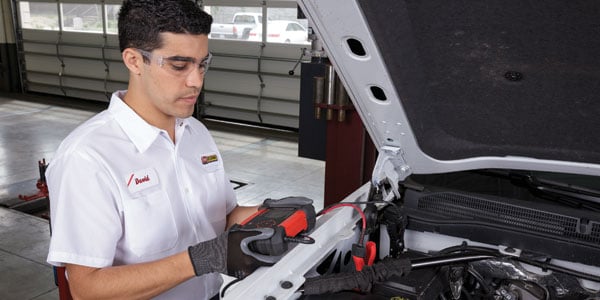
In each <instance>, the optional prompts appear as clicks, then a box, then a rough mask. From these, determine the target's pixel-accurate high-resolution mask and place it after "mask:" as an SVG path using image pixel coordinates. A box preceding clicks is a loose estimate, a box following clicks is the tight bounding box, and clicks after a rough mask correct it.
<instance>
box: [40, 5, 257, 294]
mask: <svg viewBox="0 0 600 300" xmlns="http://www.w3.org/2000/svg"><path fill="white" fill-rule="evenodd" d="M211 22H212V18H211V16H210V15H208V14H206V13H205V12H204V11H202V10H201V9H199V8H198V7H197V6H196V4H194V2H193V1H190V0H128V1H124V3H123V6H122V7H121V11H120V12H119V44H120V48H121V52H122V57H123V61H124V63H125V65H126V67H127V68H128V69H129V74H130V76H129V85H128V89H127V90H126V91H117V92H115V93H114V94H113V96H112V99H111V101H110V105H109V108H108V109H107V110H105V111H103V112H101V113H99V114H98V115H96V116H95V117H93V118H92V119H90V120H88V121H87V122H85V123H84V124H82V125H81V126H79V127H78V128H77V129H76V130H75V131H73V132H72V133H71V134H70V135H69V136H68V137H67V138H66V139H65V140H64V141H63V143H62V144H61V146H60V147H59V149H58V151H57V153H56V155H55V157H54V158H53V160H52V162H51V163H50V166H49V168H48V170H47V173H46V177H47V181H48V186H49V191H50V202H51V221H52V239H51V243H50V250H49V254H48V262H49V263H51V264H53V265H56V266H63V265H64V266H66V270H67V276H68V280H69V285H70V288H71V293H72V294H73V296H74V297H75V298H78V299H85V298H94V299H142V298H143V299H147V298H153V297H156V298H159V299H209V298H211V297H213V296H214V295H216V294H218V291H219V286H220V285H221V277H220V275H219V274H218V272H224V271H225V265H226V258H227V257H226V256H227V254H226V239H227V237H226V235H225V234H223V232H224V231H225V229H226V227H227V226H228V225H231V224H233V223H235V222H239V221H240V220H242V219H243V218H245V217H246V216H248V215H250V214H251V213H253V212H255V211H256V208H255V207H238V206H237V204H236V199H235V195H234V192H233V189H232V187H231V185H230V183H229V180H228V178H227V176H226V174H225V172H224V169H223V162H222V158H221V155H220V154H219V152H218V150H217V147H216V145H215V143H214V141H213V139H212V138H211V136H210V134H209V132H208V131H207V129H206V128H205V127H204V126H203V125H202V124H201V123H200V122H199V121H197V120H196V119H194V118H192V117H190V116H191V115H192V113H193V111H194V105H195V103H196V99H197V97H198V95H199V93H200V89H201V87H202V84H203V81H204V76H205V74H206V71H207V69H208V66H209V62H210V57H211V56H210V53H209V51H208V33H209V32H210V25H211Z"/></svg>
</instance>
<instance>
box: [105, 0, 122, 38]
mask: <svg viewBox="0 0 600 300" xmlns="http://www.w3.org/2000/svg"><path fill="white" fill-rule="evenodd" d="M119 9H121V5H118V4H107V5H106V33H109V34H117V33H118V32H119V29H118V28H117V23H118V20H119Z"/></svg>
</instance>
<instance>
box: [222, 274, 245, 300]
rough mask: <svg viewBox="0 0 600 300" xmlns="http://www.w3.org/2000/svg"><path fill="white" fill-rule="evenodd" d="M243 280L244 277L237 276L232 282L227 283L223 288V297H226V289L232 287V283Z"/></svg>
mask: <svg viewBox="0 0 600 300" xmlns="http://www.w3.org/2000/svg"><path fill="white" fill-rule="evenodd" d="M241 280H242V279H240V278H236V279H234V280H232V281H231V282H229V283H228V284H227V285H225V286H224V287H223V289H222V290H221V298H223V297H225V291H226V290H227V289H228V288H230V287H231V286H232V285H234V284H236V283H238V282H240V281H241Z"/></svg>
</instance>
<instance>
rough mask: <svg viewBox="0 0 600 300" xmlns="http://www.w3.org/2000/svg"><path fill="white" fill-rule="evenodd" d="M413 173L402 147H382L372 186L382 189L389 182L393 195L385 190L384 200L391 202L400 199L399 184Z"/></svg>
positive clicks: (374, 170)
mask: <svg viewBox="0 0 600 300" xmlns="http://www.w3.org/2000/svg"><path fill="white" fill-rule="evenodd" d="M411 173H412V172H411V169H410V166H409V165H408V164H407V163H406V160H405V159H404V151H403V150H402V149H401V148H400V147H394V146H382V147H381V148H380V149H379V156H378V157H377V162H376V163H375V167H374V169H373V176H372V179H371V184H372V185H373V186H374V187H375V188H377V189H380V188H383V187H384V184H385V183H386V182H387V183H388V184H390V185H391V193H390V192H388V191H386V190H385V189H383V190H382V192H383V200H384V201H391V200H393V198H394V196H395V198H397V199H400V191H399V182H400V181H403V180H404V179H406V177H408V175H410V174H411Z"/></svg>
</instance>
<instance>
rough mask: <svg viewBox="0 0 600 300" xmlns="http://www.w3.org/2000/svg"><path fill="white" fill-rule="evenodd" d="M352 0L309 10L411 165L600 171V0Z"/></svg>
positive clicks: (419, 168) (374, 121)
mask: <svg viewBox="0 0 600 300" xmlns="http://www.w3.org/2000/svg"><path fill="white" fill-rule="evenodd" d="M348 2H349V4H350V5H340V4H339V3H336V1H329V0H321V1H310V0H308V1H304V4H303V5H304V7H303V9H304V10H306V11H307V12H306V13H307V14H308V15H309V16H310V18H311V19H313V20H314V22H315V25H316V31H317V33H318V35H319V36H320V37H321V39H322V40H323V44H324V45H325V48H326V49H325V50H326V52H327V53H328V55H329V57H330V59H331V61H332V63H333V64H334V66H335V68H336V70H337V71H338V73H340V74H339V75H340V77H341V79H342V81H343V82H344V84H345V85H346V87H347V89H348V90H349V94H350V95H351V98H352V100H353V102H354V104H355V106H356V107H357V110H358V111H359V113H360V114H361V117H362V119H363V122H364V123H365V125H366V127H367V128H368V131H369V133H370V134H371V136H372V138H373V139H374V141H375V143H376V145H378V146H379V147H382V146H394V147H399V148H400V149H402V151H403V156H404V159H405V160H406V163H407V165H408V166H410V168H411V169H412V171H413V172H416V173H439V172H446V171H453V170H465V169H476V168H515V169H531V170H541V171H555V172H569V173H582V174H590V175H598V174H600V171H599V164H600V135H599V134H597V133H596V129H597V128H600V118H599V116H600V101H599V100H600V96H599V95H600V59H598V53H600V18H599V17H598V16H600V2H594V1H559V0H550V1H534V2H531V1H525V2H524V1H508V2H507V1H502V2H489V1H483V2H482V1H466V0H463V1H450V2H447V1H439V0H436V1H434V0H425V1H416V0H414V1H398V0H382V1H367V0H358V1H348ZM350 2H351V3H350ZM340 23H341V24H340ZM340 25H342V26H340Z"/></svg>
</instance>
